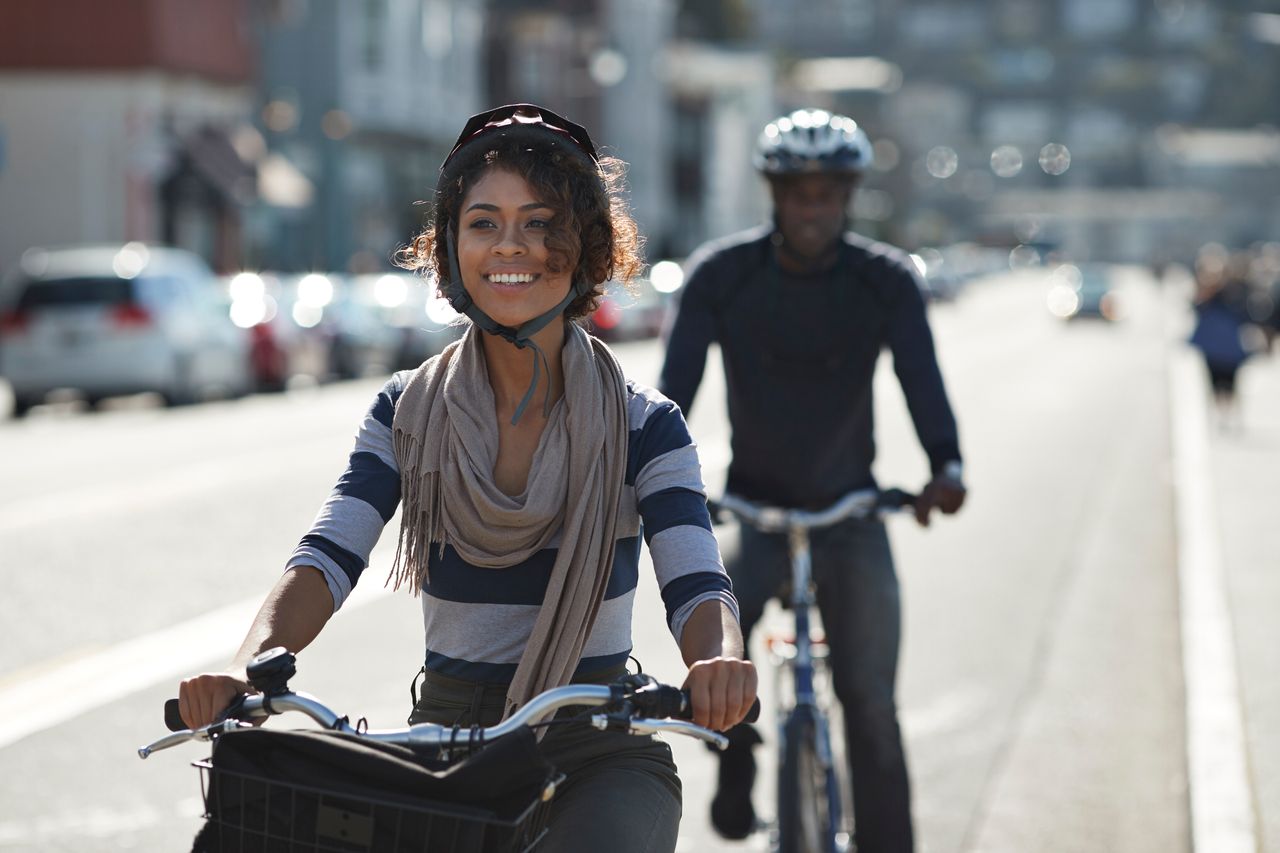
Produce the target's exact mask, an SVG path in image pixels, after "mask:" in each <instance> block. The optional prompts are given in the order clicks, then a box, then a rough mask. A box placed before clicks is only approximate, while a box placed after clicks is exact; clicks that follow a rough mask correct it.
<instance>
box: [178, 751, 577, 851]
mask: <svg viewBox="0 0 1280 853" xmlns="http://www.w3.org/2000/svg"><path fill="white" fill-rule="evenodd" d="M193 764H194V766H195V767H196V768H198V770H199V772H200V787H201V792H202V794H203V796H204V806H205V815H204V817H205V824H204V827H203V828H202V829H201V831H200V835H199V836H197V838H196V842H195V845H194V847H193V853H302V851H308V853H312V851H314V853H365V851H370V853H371V852H372V851H378V853H383V851H388V853H408V851H415V853H426V851H453V850H458V851H484V853H517V851H527V850H532V849H534V847H535V846H536V845H537V844H538V842H539V841H540V840H541V839H542V836H543V835H544V834H545V833H546V825H547V816H548V812H549V809H550V806H551V799H552V796H553V795H554V794H555V790H556V787H557V786H558V785H559V784H560V783H561V782H562V781H563V780H564V775H563V774H561V773H556V772H553V773H551V775H549V776H548V777H547V779H546V780H545V782H544V783H543V784H542V786H541V787H540V788H536V789H534V790H531V791H530V792H529V797H528V803H527V804H526V805H524V806H523V807H520V806H517V809H516V810H515V811H514V812H511V811H508V813H506V814H498V813H497V812H495V811H491V810H488V809H484V808H478V807H473V806H468V805H462V804H457V803H446V802H439V801H434V800H424V799H419V798H414V797H408V796H388V795H387V794H386V793H385V792H380V793H379V794H378V796H377V797H363V796H359V795H355V794H352V793H350V792H348V791H332V790H325V789H324V788H320V787H313V786H310V785H306V784H301V783H298V782H292V781H291V782H284V781H280V780H276V779H269V778H265V777H263V776H261V775H256V774H249V773H241V772H236V771H230V770H227V769H225V768H220V767H216V766H214V764H213V763H212V762H211V761H210V760H208V759H205V760H202V761H196V762H194V763H193Z"/></svg>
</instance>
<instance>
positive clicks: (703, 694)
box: [684, 657, 756, 732]
mask: <svg viewBox="0 0 1280 853" xmlns="http://www.w3.org/2000/svg"><path fill="white" fill-rule="evenodd" d="M684 688H685V689H686V690H688V691H689V698H690V699H691V700H692V704H693V722H695V723H697V724H698V725H700V726H704V727H705V728H708V729H714V730H715V731H718V732H723V731H727V730H728V729H730V728H732V727H733V726H735V725H737V724H738V723H740V722H742V719H743V718H744V717H746V715H747V711H749V710H751V704H752V703H753V702H754V701H755V699H756V668H755V665H754V664H752V663H751V661H749V660H741V659H739V658H734V657H714V658H710V659H708V660H700V661H696V662H695V663H694V664H693V665H692V666H691V667H689V677H688V678H686V679H685V681H684Z"/></svg>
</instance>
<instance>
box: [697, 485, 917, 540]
mask: <svg viewBox="0 0 1280 853" xmlns="http://www.w3.org/2000/svg"><path fill="white" fill-rule="evenodd" d="M915 500H916V496H915V495H913V494H911V493H910V492H907V491H904V490H902V489H859V490H858V491H856V492H850V493H849V494H847V495H845V496H844V497H842V498H841V499H840V500H838V501H836V502H835V503H834V504H832V505H831V506H829V507H827V508H826V509H820V510H803V509H785V508H783V507H775V506H768V505H766V504H762V503H756V502H754V501H749V500H747V499H746V498H741V497H738V496H737V495H734V494H728V493H726V494H725V495H724V496H723V497H721V498H720V499H719V500H710V501H707V506H708V508H709V509H710V510H711V517H712V519H714V520H719V517H720V516H721V513H722V511H725V510H727V511H728V512H731V513H733V514H734V515H736V516H738V517H739V518H741V519H742V520H743V521H745V522H747V523H748V524H750V525H751V526H752V527H755V528H756V529H758V530H760V531H762V532H764V533H786V532H787V531H788V530H791V529H793V528H804V529H806V530H807V529H811V528H815V527H830V526H831V525H833V524H836V523H837V522H840V521H844V520H845V519H846V518H868V517H870V516H873V515H884V514H887V513H890V512H896V511H899V510H905V509H909V508H910V507H911V506H912V505H913V504H914V503H915Z"/></svg>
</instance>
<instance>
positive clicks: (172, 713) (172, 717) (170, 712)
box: [164, 699, 187, 732]
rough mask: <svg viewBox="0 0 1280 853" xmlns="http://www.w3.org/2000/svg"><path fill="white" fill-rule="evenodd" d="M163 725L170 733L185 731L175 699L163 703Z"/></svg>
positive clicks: (185, 725) (184, 724)
mask: <svg viewBox="0 0 1280 853" xmlns="http://www.w3.org/2000/svg"><path fill="white" fill-rule="evenodd" d="M164 724H165V726H166V727H167V728H168V729H169V731H171V732H180V731H183V730H184V729H186V727H187V724H186V723H184V722H183V721H182V713H181V712H180V711H179V710H178V700H177V699H170V700H169V701H167V702H165V703H164Z"/></svg>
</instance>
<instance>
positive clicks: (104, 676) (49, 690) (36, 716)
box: [0, 578, 389, 749]
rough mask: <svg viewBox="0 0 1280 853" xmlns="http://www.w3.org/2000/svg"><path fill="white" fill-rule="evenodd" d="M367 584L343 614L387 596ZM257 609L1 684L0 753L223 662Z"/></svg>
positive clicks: (213, 616)
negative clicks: (85, 715)
mask: <svg viewBox="0 0 1280 853" xmlns="http://www.w3.org/2000/svg"><path fill="white" fill-rule="evenodd" d="M370 581H373V579H372V578H367V579H366V583H365V584H362V585H359V586H357V587H356V589H355V592H353V593H352V595H351V597H350V598H348V599H347V601H346V603H345V604H343V610H349V609H351V608H354V607H360V606H362V605H364V604H368V603H370V602H372V601H376V600H378V599H379V598H381V597H383V596H384V595H386V594H387V593H388V592H389V590H387V589H384V588H383V587H381V586H379V585H378V584H377V583H376V582H370ZM261 604H262V600H261V599H260V598H254V599H251V600H248V601H242V602H240V603H238V604H232V605H228V606H226V607H222V608H220V609H218V610H215V611H213V612H212V613H207V614H205V615H204V616H199V617H196V618H195V619H191V620H189V621H187V622H183V623H181V624H178V625H174V626H172V627H169V628H165V629H163V630H160V631H156V632H154V633H151V634H147V635H145V636H142V637H137V638H135V639H132V640H126V641H125V642H123V643H119V644H117V645H115V646H112V647H110V648H107V649H103V650H101V651H98V652H94V653H90V654H86V655H83V656H81V657H78V658H76V659H74V660H71V661H68V662H66V663H62V664H59V665H55V666H53V667H52V668H50V669H46V668H44V667H41V668H40V669H39V674H38V675H34V676H32V677H30V678H24V679H23V678H20V680H17V681H16V683H11V684H5V685H0V720H2V721H3V723H0V749H3V748H4V747H6V746H9V745H10V744H12V743H16V742H17V741H19V740H22V739H23V738H25V737H27V736H29V735H32V734H35V733H36V732H40V731H44V730H45V729H50V728H53V727H54V726H57V725H60V724H61V723H64V722H66V721H67V720H70V719H73V718H75V717H77V716H79V715H81V714H83V713H86V712H88V711H91V710H93V709H94V708H98V707H101V706H103V705H107V704H109V703H111V702H114V701H116V700H117V699H121V698H123V697H125V696H128V695H129V694H131V693H135V692H137V691H139V690H143V689H145V688H148V687H151V686H152V685H154V684H159V683H161V682H163V681H166V680H173V679H177V678H181V677H182V676H184V675H190V674H192V673H194V672H198V671H200V669H201V668H205V667H208V666H210V665H214V666H216V665H220V664H222V663H223V662H224V661H226V660H228V659H229V658H230V657H231V656H232V655H233V654H235V652H236V649H238V648H239V647H240V641H241V639H242V638H243V637H244V635H245V631H247V630H248V628H249V625H250V623H251V622H252V620H253V617H254V616H255V615H256V614H257V612H258V607H259V606H260V605H261ZM175 690H176V684H175Z"/></svg>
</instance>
